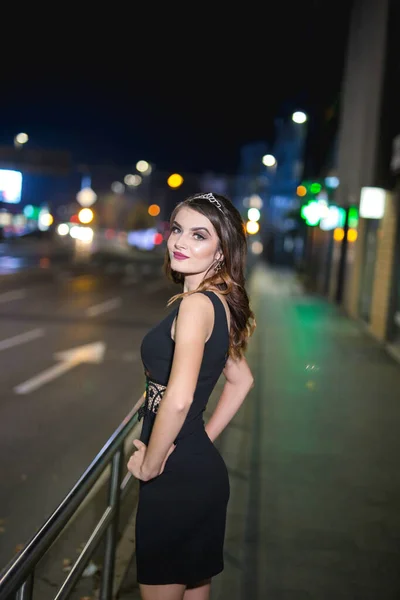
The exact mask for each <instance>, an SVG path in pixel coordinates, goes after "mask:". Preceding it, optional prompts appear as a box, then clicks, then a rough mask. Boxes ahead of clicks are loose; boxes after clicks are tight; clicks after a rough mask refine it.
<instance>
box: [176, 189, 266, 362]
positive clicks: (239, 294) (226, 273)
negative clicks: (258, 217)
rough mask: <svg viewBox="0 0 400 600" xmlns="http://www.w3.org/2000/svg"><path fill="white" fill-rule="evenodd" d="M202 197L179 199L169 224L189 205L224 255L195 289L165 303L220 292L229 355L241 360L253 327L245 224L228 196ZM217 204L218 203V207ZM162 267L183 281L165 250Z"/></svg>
mask: <svg viewBox="0 0 400 600" xmlns="http://www.w3.org/2000/svg"><path fill="white" fill-rule="evenodd" d="M205 196H206V194H195V195H194V196H189V198H186V200H184V201H183V202H180V203H179V204H178V205H177V206H176V207H175V209H174V210H173V212H172V215H171V219H170V223H171V224H172V223H173V221H174V220H175V216H176V214H177V212H178V211H179V210H180V209H181V208H183V207H187V208H191V209H192V210H195V211H197V212H198V213H200V214H202V215H204V216H205V217H207V219H209V220H210V221H211V223H212V225H213V227H214V229H215V231H216V232H217V235H218V239H219V243H220V250H221V251H222V254H223V259H222V263H220V267H221V268H220V270H219V271H218V272H217V273H214V271H212V274H211V275H210V276H207V275H206V277H205V278H204V279H203V281H202V282H201V284H200V285H199V287H198V288H197V289H196V290H193V291H191V292H184V293H180V294H176V295H175V296H173V297H172V298H171V299H170V300H169V302H168V306H169V305H170V304H172V302H175V300H177V299H179V298H184V297H185V296H189V295H190V294H194V293H195V292H200V291H205V290H212V289H214V290H216V291H218V292H219V293H220V294H223V295H224V296H225V297H226V301H227V303H228V306H229V310H230V314H231V327H230V344H229V356H231V357H232V358H234V359H240V358H241V357H242V356H243V354H244V352H245V350H246V348H247V342H248V339H249V337H250V336H251V335H252V333H253V331H254V329H255V326H256V322H255V317H254V314H253V312H252V310H251V309H250V303H249V298H248V295H247V292H246V288H245V264H246V256H247V238H246V229H245V224H244V222H243V219H242V217H241V215H240V213H239V211H238V210H237V208H235V206H234V205H233V204H232V202H231V201H230V200H228V198H225V196H222V195H221V194H214V193H213V194H212V195H211V194H209V195H208V196H209V197H210V196H211V199H212V198H214V199H215V200H216V201H217V202H214V201H213V200H210V199H209V197H208V198H207V197H205ZM217 203H219V207H218V205H217ZM164 270H165V273H166V275H167V277H168V278H169V279H172V281H174V282H175V283H179V284H183V282H184V278H185V276H184V275H183V274H182V273H178V272H177V271H173V270H172V269H171V261H170V257H169V252H168V250H167V252H166V255H165V261H164Z"/></svg>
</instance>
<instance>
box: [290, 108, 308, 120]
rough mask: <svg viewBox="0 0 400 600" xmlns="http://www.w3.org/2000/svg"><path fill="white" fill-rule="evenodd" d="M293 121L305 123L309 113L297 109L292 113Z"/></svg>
mask: <svg viewBox="0 0 400 600" xmlns="http://www.w3.org/2000/svg"><path fill="white" fill-rule="evenodd" d="M292 121H294V122H295V123H305V122H306V121H307V115H306V113H304V112H303V111H301V110H297V111H296V112H294V113H293V114H292Z"/></svg>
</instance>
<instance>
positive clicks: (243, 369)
mask: <svg viewBox="0 0 400 600" xmlns="http://www.w3.org/2000/svg"><path fill="white" fill-rule="evenodd" d="M224 375H225V377H226V383H225V385H224V389H223V390H222V394H221V396H220V399H219V400H218V404H217V406H216V407H215V410H214V412H213V414H212V415H211V417H210V419H209V421H208V423H207V425H206V427H205V429H206V432H207V435H208V437H209V438H210V440H211V441H212V442H214V441H215V439H216V438H217V437H218V436H219V434H220V433H221V432H222V431H223V430H224V429H225V427H226V426H227V425H228V423H229V422H230V421H231V420H232V418H233V417H234V416H235V414H236V413H237V411H238V410H239V408H240V407H241V405H242V403H243V401H244V399H245V398H246V396H247V394H248V393H249V391H250V390H251V388H252V387H253V383H254V379H253V375H252V373H251V371H250V369H249V365H248V364H247V361H246V359H245V358H242V359H241V360H239V361H234V360H233V359H231V358H228V360H227V363H226V366H225V369H224Z"/></svg>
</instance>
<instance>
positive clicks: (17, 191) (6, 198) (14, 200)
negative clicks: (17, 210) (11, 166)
mask: <svg viewBox="0 0 400 600" xmlns="http://www.w3.org/2000/svg"><path fill="white" fill-rule="evenodd" d="M21 190H22V173H21V172H20V171H10V170H7V169H0V202H7V203H8V204H18V202H21Z"/></svg>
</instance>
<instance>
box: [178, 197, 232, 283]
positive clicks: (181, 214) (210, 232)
mask: <svg viewBox="0 0 400 600" xmlns="http://www.w3.org/2000/svg"><path fill="white" fill-rule="evenodd" d="M167 246H168V252H169V257H170V260H171V268H172V269H173V270H174V271H177V272H178V273H182V274H183V275H194V274H200V273H204V274H205V273H206V272H207V271H208V270H209V268H210V267H211V265H214V264H216V263H217V262H218V261H219V260H221V258H222V254H221V251H220V250H219V239H218V236H217V232H216V231H215V229H214V227H213V225H212V224H211V221H209V219H207V217H205V216H204V215H202V214H200V213H198V212H197V211H195V210H193V209H191V208H188V207H186V206H184V207H182V208H181V209H180V210H179V211H178V212H177V214H176V215H175V220H174V222H173V223H172V225H171V233H170V235H169V238H168V243H167ZM210 274H211V273H210Z"/></svg>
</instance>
